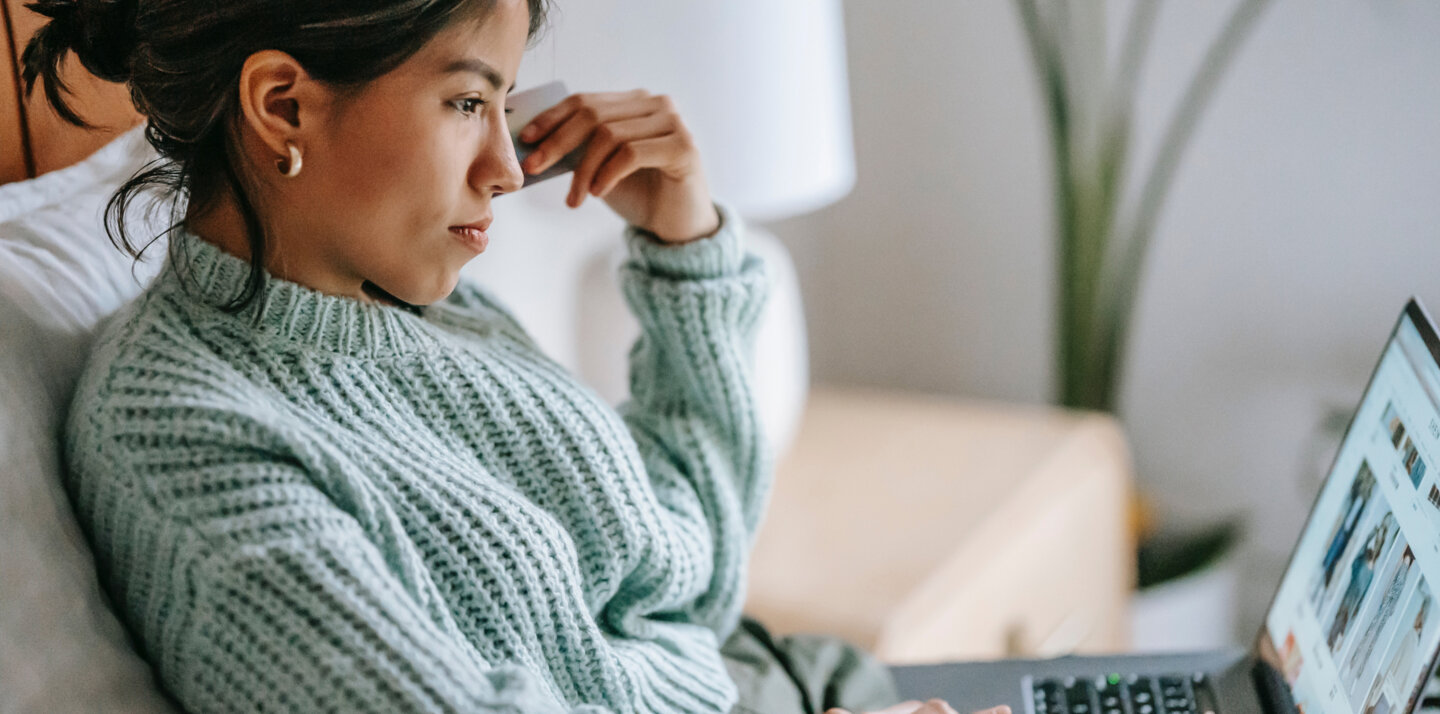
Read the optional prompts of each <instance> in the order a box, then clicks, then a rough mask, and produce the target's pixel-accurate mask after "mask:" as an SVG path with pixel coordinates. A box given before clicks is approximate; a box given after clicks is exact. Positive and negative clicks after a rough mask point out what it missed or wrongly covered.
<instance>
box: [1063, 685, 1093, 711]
mask: <svg viewBox="0 0 1440 714" xmlns="http://www.w3.org/2000/svg"><path fill="white" fill-rule="evenodd" d="M1066 684H1067V685H1068V686H1066V687H1065V701H1066V702H1067V703H1068V704H1069V705H1070V714H1093V713H1094V712H1096V711H1098V710H1099V707H1100V704H1099V701H1098V700H1097V699H1096V697H1095V685H1094V683H1093V682H1091V681H1090V680H1088V679H1083V678H1082V679H1075V678H1071V679H1068V680H1066Z"/></svg>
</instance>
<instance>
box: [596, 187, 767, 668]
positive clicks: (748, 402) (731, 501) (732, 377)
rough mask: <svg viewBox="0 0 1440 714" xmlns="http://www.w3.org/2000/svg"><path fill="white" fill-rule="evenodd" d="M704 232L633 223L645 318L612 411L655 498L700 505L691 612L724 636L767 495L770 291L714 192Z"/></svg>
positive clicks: (676, 505)
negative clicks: (716, 221) (660, 232)
mask: <svg viewBox="0 0 1440 714" xmlns="http://www.w3.org/2000/svg"><path fill="white" fill-rule="evenodd" d="M716 208H717V210H718V211H719V213H720V227H719V229H718V231H717V232H716V233H714V234H713V235H711V236H709V237H705V238H700V239H697V240H694V241H690V242H687V243H683V244H678V245H666V244H663V243H661V242H660V241H659V239H658V238H656V237H654V236H653V235H652V234H650V233H649V232H648V231H645V230H643V229H640V228H638V227H635V226H633V225H632V226H628V227H627V229H626V234H625V240H626V244H627V247H628V251H629V256H630V259H629V260H628V261H627V262H626V263H625V264H624V265H623V266H622V267H621V280H620V282H621V289H622V291H623V292H624V296H625V299H626V301H627V302H628V304H629V305H630V308H631V311H632V312H633V313H634V314H635V316H636V318H637V319H638V321H639V323H640V329H641V334H640V337H639V339H638V340H637V341H636V342H635V344H634V346H633V347H632V349H631V351H630V400H629V401H627V402H626V403H624V404H622V405H620V408H619V412H620V414H621V416H622V417H623V418H624V419H625V422H626V424H627V426H628V427H629V428H630V431H631V433H632V435H633V436H634V437H635V441H636V444H637V446H638V447H639V449H640V453H641V456H642V458H643V459H644V461H645V466H646V469H647V472H648V475H649V477H650V480H651V482H652V483H653V484H655V492H656V495H657V498H659V500H660V501H661V503H662V504H663V505H666V506H668V507H669V508H670V509H671V510H672V511H673V512H678V513H683V512H693V511H694V506H695V505H697V504H698V506H699V511H700V512H701V513H703V515H704V518H705V521H706V523H705V525H706V527H707V528H708V530H709V534H710V537H711V541H712V545H713V550H712V558H713V568H712V570H711V575H710V584H709V587H708V588H707V589H706V590H705V592H704V593H702V594H701V595H700V597H698V598H697V599H696V601H695V602H693V603H692V604H691V605H690V606H689V608H688V612H687V613H686V614H687V615H688V617H689V618H690V619H692V620H693V621H695V622H697V623H700V624H703V625H705V626H707V627H710V628H711V629H713V630H714V631H715V632H716V634H717V636H718V637H719V638H720V640H721V641H723V640H724V638H725V637H726V636H728V635H729V633H730V632H732V631H733V630H734V628H735V626H736V624H737V623H738V621H739V616H740V610H741V606H742V605H743V604H744V597H745V592H744V590H745V588H744V578H745V571H746V567H747V562H748V559H749V551H750V546H751V543H752V541H753V539H754V535H755V532H756V530H757V528H758V526H759V523H760V519H761V516H762V514H763V511H764V505H765V503H766V499H767V497H768V495H769V489H770V480H771V463H770V461H771V457H770V454H769V453H768V450H767V445H766V444H765V443H764V438H763V432H762V429H761V428H760V423H759V414H758V412H757V409H756V404H755V397H754V393H753V389H754V387H753V385H754V381H753V377H752V372H753V354H754V339H755V334H756V327H757V325H758V322H759V318H760V315H761V311H762V310H763V308H764V306H765V301H766V297H767V294H768V282H767V276H766V273H765V270H764V268H765V266H764V263H763V261H762V260H761V259H760V258H759V257H758V256H757V255H755V254H751V253H747V252H746V251H745V250H744V245H743V238H744V225H743V224H742V222H741V219H740V217H739V216H738V215H737V214H735V213H734V212H733V211H732V210H731V209H730V208H729V207H728V206H727V205H725V204H723V203H716Z"/></svg>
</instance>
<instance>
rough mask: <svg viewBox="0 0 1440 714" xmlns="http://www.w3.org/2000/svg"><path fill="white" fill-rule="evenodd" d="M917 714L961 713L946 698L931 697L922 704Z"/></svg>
mask: <svg viewBox="0 0 1440 714" xmlns="http://www.w3.org/2000/svg"><path fill="white" fill-rule="evenodd" d="M915 714H960V713H959V712H957V711H955V708H954V707H952V706H950V703H949V702H947V701H945V700H944V699H931V700H929V701H927V702H925V703H924V704H922V705H920V708H919V709H916V710H915Z"/></svg>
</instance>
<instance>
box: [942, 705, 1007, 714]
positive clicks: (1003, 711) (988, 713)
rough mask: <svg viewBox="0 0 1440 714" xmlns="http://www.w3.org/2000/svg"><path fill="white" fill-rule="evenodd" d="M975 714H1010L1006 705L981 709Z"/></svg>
mask: <svg viewBox="0 0 1440 714" xmlns="http://www.w3.org/2000/svg"><path fill="white" fill-rule="evenodd" d="M952 711H953V710H952ZM975 714H1010V706H1009V705H1007V704H1001V705H1000V706H998V707H990V708H989V709H981V710H980V711H978V712H975Z"/></svg>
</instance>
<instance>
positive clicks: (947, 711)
mask: <svg viewBox="0 0 1440 714" xmlns="http://www.w3.org/2000/svg"><path fill="white" fill-rule="evenodd" d="M825 714H850V712H848V711H845V710H844V709H830V710H828V711H826V712H825ZM865 714H959V713H958V712H956V711H955V709H954V708H952V707H951V706H950V705H949V704H948V703H946V702H945V700H943V699H931V700H930V701H928V702H921V701H919V700H914V699H912V700H910V701H908V702H900V703H899V704H896V705H894V706H891V707H886V708H884V709H881V710H879V711H874V712H866V713H865ZM975 714H1010V707H1008V706H1006V705H1004V704H1001V705H1000V706H998V707H992V708H990V709H982V710H980V711H978V712H975Z"/></svg>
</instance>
